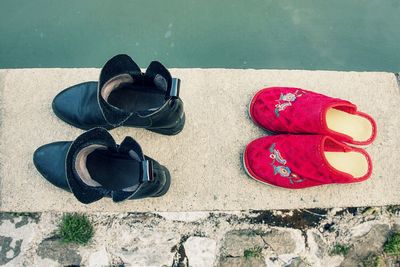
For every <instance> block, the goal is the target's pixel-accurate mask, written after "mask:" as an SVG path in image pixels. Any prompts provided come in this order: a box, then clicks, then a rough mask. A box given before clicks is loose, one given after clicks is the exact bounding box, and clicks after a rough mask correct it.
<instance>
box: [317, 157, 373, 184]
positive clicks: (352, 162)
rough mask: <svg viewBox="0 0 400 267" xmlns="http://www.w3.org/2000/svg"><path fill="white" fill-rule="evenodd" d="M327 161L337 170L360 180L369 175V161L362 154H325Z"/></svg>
mask: <svg viewBox="0 0 400 267" xmlns="http://www.w3.org/2000/svg"><path fill="white" fill-rule="evenodd" d="M324 153H325V157H326V160H327V161H328V163H329V164H330V165H331V166H332V167H333V168H335V169H337V170H339V171H342V172H345V173H348V174H350V175H352V176H353V177H354V178H360V177H362V176H364V175H366V174H367V173H368V160H367V158H366V157H365V156H364V155H363V154H361V153H360V152H354V151H352V152H324Z"/></svg>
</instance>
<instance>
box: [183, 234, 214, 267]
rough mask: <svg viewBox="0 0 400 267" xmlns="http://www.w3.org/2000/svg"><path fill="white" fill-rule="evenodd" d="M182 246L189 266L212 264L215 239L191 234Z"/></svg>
mask: <svg viewBox="0 0 400 267" xmlns="http://www.w3.org/2000/svg"><path fill="white" fill-rule="evenodd" d="M184 247H185V252H186V256H187V258H188V260H189V264H190V266H193V267H197V266H199V267H202V266H213V264H214V261H215V257H216V250H217V242H216V241H215V240H213V239H210V238H206V237H196V236H192V237H189V239H188V240H186V242H185V243H184Z"/></svg>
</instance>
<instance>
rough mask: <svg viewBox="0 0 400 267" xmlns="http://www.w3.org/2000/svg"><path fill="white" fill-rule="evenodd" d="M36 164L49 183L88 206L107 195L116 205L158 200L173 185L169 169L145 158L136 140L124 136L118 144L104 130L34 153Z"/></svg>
mask: <svg viewBox="0 0 400 267" xmlns="http://www.w3.org/2000/svg"><path fill="white" fill-rule="evenodd" d="M33 162H34V164H35V166H36V168H37V169H38V171H39V172H40V173H41V174H42V175H43V176H44V177H45V178H46V179H47V180H48V181H49V182H50V183H52V184H53V185H55V186H57V187H59V188H62V189H64V190H67V191H70V192H72V193H73V194H74V195H75V197H76V198H77V199H78V200H79V201H80V202H82V203H85V204H88V203H92V202H94V201H97V200H99V199H101V198H102V197H104V196H106V197H112V199H113V201H114V202H119V201H123V200H125V199H138V198H145V197H159V196H162V195H164V194H165V193H166V192H167V191H168V189H169V185H170V183H171V176H170V174H169V171H168V169H167V168H166V167H164V166H162V165H160V164H159V163H158V162H157V161H155V160H153V159H151V158H149V157H147V156H145V155H144V154H143V152H142V149H141V148H140V146H139V144H138V143H137V142H136V141H135V140H133V139H132V138H131V137H125V139H124V141H123V142H122V143H121V145H117V144H116V143H115V141H114V139H113V138H112V136H111V135H110V134H109V133H108V132H107V130H105V129H103V128H94V129H92V130H90V131H87V132H85V133H83V134H82V135H80V136H79V137H78V138H77V139H76V140H75V141H73V142H55V143H51V144H47V145H44V146H42V147H40V148H38V149H37V150H36V151H35V153H34V155H33Z"/></svg>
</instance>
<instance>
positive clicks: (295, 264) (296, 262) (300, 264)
mask: <svg viewBox="0 0 400 267" xmlns="http://www.w3.org/2000/svg"><path fill="white" fill-rule="evenodd" d="M308 266H310V265H309V264H307V262H305V261H304V260H303V259H302V258H300V257H298V258H294V259H293V260H292V261H291V262H290V263H289V264H287V265H286V266H285V267H308Z"/></svg>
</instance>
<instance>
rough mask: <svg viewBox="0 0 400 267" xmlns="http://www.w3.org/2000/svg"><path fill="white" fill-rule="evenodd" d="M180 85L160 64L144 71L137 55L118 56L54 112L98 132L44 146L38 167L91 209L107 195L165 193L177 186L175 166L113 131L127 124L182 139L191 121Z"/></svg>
mask: <svg viewBox="0 0 400 267" xmlns="http://www.w3.org/2000/svg"><path fill="white" fill-rule="evenodd" d="M179 87H180V80H179V79H176V78H172V77H171V74H170V73H169V71H168V70H167V69H166V68H165V67H164V66H163V65H162V64H161V63H159V62H157V61H153V62H152V63H151V64H150V65H149V67H148V68H147V70H146V72H145V73H142V72H141V70H140V68H139V67H138V66H137V65H136V63H135V62H134V61H133V60H132V59H131V58H130V57H129V56H127V55H117V56H115V57H113V58H112V59H110V60H109V61H108V62H107V63H106V64H105V65H104V67H103V69H102V70H101V73H100V78H99V82H85V83H81V84H78V85H74V86H72V87H69V88H67V89H65V90H64V91H62V92H61V93H59V94H58V95H57V96H56V97H55V99H54V100H53V110H54V113H55V114H56V115H57V116H58V117H59V118H61V119H62V120H63V121H65V122H67V123H69V124H71V125H73V126H76V127H78V128H81V129H84V130H88V129H91V130H89V131H87V132H85V133H83V134H82V135H80V136H79V137H78V138H77V139H76V140H75V141H73V142H55V143H51V144H47V145H44V146H42V147H40V148H38V149H37V150H36V151H35V153H34V156H33V162H34V164H35V166H36V168H37V169H38V170H39V172H40V173H41V174H42V175H43V176H44V177H45V178H46V179H47V180H48V181H49V182H50V183H52V184H53V185H55V186H57V187H59V188H62V189H64V190H67V191H69V192H72V193H73V194H74V196H75V197H76V198H77V199H78V200H79V201H80V202H82V203H85V204H87V203H92V202H94V201H97V200H99V199H101V198H102V197H111V198H112V199H113V201H115V202H119V201H123V200H126V199H138V198H145V197H159V196H162V195H164V194H165V193H166V192H167V191H168V189H169V185H170V183H171V176H170V173H169V171H168V169H167V168H166V167H164V166H162V165H161V164H159V163H158V162H157V161H155V160H154V159H152V158H150V157H147V156H146V155H144V154H143V152H142V149H141V147H140V145H139V144H138V143H137V142H136V141H135V140H133V139H132V138H131V137H126V138H125V139H124V140H123V141H122V143H121V144H120V145H118V144H116V142H115V141H114V139H113V137H112V136H111V135H110V134H109V133H108V131H107V130H109V129H113V128H116V127H119V126H127V127H139V128H145V129H148V130H150V131H153V132H156V133H160V134H166V135H174V134H178V133H179V132H180V131H181V130H182V129H183V126H184V124H185V113H184V111H183V102H182V100H181V99H180V98H179Z"/></svg>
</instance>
